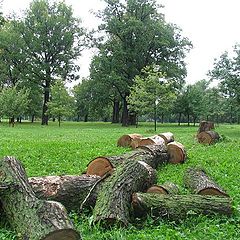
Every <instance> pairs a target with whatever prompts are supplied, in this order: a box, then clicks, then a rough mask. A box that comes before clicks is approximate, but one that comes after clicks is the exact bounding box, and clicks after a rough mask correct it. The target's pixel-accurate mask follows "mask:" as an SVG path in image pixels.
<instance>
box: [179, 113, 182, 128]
mask: <svg viewBox="0 0 240 240" xmlns="http://www.w3.org/2000/svg"><path fill="white" fill-rule="evenodd" d="M181 117H182V113H179V115H178V126H180V124H181Z"/></svg>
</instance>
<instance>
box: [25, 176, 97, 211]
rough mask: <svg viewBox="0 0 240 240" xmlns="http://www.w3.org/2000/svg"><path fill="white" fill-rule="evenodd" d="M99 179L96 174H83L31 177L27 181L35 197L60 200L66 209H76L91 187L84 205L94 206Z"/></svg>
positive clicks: (87, 206)
mask: <svg viewBox="0 0 240 240" xmlns="http://www.w3.org/2000/svg"><path fill="white" fill-rule="evenodd" d="M100 179H101V178H100V177H98V176H88V175H85V174H84V175H81V176H46V177H31V178H28V181H29V184H30V185H31V187H32V189H33V191H34V193H35V195H36V197H38V198H40V199H44V200H51V201H57V202H60V203H62V204H63V205H64V206H65V207H66V209H67V210H68V211H71V210H75V211H77V210H79V206H80V205H81V204H82V203H83V202H84V200H85V199H86V197H87V195H88V194H89V192H90V190H91V189H92V188H93V187H94V189H93V190H92V191H91V194H90V195H89V197H88V199H87V201H86V202H85V204H84V207H86V208H90V207H94V206H95V203H96V199H97V194H98V190H99V184H100V182H99V181H100ZM96 184H97V185H96ZM95 185H96V186H95Z"/></svg>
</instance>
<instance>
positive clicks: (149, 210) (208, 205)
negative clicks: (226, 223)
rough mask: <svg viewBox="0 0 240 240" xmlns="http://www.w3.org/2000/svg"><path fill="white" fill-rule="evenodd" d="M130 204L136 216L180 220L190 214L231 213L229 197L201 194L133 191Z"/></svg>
mask: <svg viewBox="0 0 240 240" xmlns="http://www.w3.org/2000/svg"><path fill="white" fill-rule="evenodd" d="M132 206H133V209H134V215H135V216H136V217H144V216H146V215H147V214H151V216H152V217H162V218H169V219H171V220H176V221H178V220H180V219H184V218H186V217H187V216H188V215H190V214H206V215H214V214H223V215H227V216H229V215H231V214H232V212H233V209H232V202H231V199H229V198H224V197H216V196H201V195H164V194H153V193H152V194H149V193H134V194H133V196H132Z"/></svg>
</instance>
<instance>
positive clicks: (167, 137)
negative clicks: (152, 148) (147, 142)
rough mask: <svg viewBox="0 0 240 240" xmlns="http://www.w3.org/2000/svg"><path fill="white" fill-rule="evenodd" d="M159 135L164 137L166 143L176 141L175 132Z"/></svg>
mask: <svg viewBox="0 0 240 240" xmlns="http://www.w3.org/2000/svg"><path fill="white" fill-rule="evenodd" d="M158 136H159V137H161V138H163V140H164V141H165V144H166V145H167V144H168V143H170V142H174V136H173V133H171V132H165V133H160V134H158Z"/></svg>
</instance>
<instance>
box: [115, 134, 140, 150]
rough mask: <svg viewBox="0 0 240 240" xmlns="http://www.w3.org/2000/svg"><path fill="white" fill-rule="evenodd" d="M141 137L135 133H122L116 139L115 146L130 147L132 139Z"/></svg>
mask: <svg viewBox="0 0 240 240" xmlns="http://www.w3.org/2000/svg"><path fill="white" fill-rule="evenodd" d="M141 137H142V135H141V134H137V133H133V134H126V135H123V136H121V137H120V138H119V139H118V141H117V146H119V147H131V144H132V141H133V140H135V139H140V138H141Z"/></svg>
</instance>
